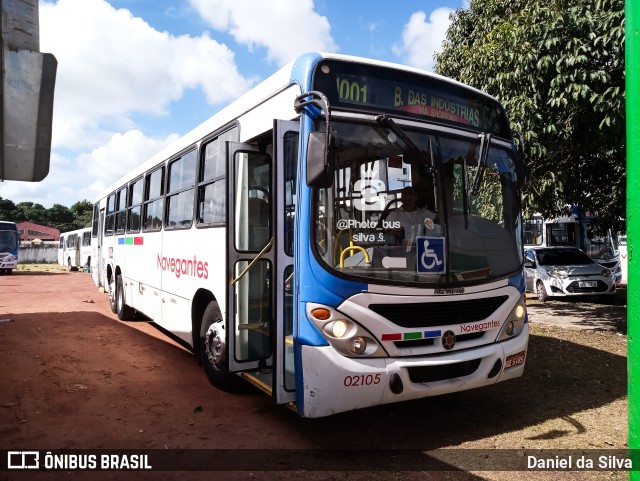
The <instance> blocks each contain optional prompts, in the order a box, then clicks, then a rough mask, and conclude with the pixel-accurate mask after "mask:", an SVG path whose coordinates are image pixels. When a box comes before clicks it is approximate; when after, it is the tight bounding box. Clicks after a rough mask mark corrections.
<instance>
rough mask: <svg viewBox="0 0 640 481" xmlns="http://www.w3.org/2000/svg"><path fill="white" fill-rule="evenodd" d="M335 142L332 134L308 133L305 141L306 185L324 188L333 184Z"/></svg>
mask: <svg viewBox="0 0 640 481" xmlns="http://www.w3.org/2000/svg"><path fill="white" fill-rule="evenodd" d="M334 166H335V142H334V140H333V135H331V134H329V136H328V138H327V133H326V132H322V131H318V132H311V133H310V134H309V142H308V143H307V185H308V186H309V187H317V188H320V189H326V188H329V187H331V186H332V185H333V172H334Z"/></svg>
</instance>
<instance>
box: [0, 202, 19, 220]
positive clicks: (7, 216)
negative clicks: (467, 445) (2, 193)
mask: <svg viewBox="0 0 640 481" xmlns="http://www.w3.org/2000/svg"><path fill="white" fill-rule="evenodd" d="M15 216H16V205H15V204H14V203H13V201H12V200H9V199H3V198H2V197H0V220H5V221H9V222H15V221H14V220H13V219H14V218H15Z"/></svg>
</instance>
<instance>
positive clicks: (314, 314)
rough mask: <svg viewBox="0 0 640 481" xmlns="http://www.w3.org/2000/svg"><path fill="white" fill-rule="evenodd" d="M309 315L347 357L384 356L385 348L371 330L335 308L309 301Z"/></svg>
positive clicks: (326, 336)
mask: <svg viewBox="0 0 640 481" xmlns="http://www.w3.org/2000/svg"><path fill="white" fill-rule="evenodd" d="M307 317H308V318H309V320H310V321H311V322H312V323H313V325H314V326H316V327H317V328H318V330H319V331H320V333H321V334H322V336H323V337H324V338H325V339H326V340H327V342H329V344H330V345H331V346H332V347H333V348H334V349H335V350H336V351H338V352H339V353H340V354H342V355H343V356H347V357H384V356H387V353H386V352H385V350H384V348H383V347H382V346H381V345H380V344H379V343H378V342H377V341H376V340H375V338H374V337H373V336H372V335H371V333H370V332H369V331H367V330H366V329H365V328H364V327H362V326H361V325H360V324H358V323H357V322H355V321H354V320H353V319H349V318H348V317H347V316H345V315H344V314H342V313H340V312H338V311H336V310H335V309H333V308H331V307H327V306H323V305H320V304H312V303H307Z"/></svg>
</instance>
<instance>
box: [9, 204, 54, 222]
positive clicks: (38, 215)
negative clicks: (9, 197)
mask: <svg viewBox="0 0 640 481" xmlns="http://www.w3.org/2000/svg"><path fill="white" fill-rule="evenodd" d="M47 220H48V218H47V209H46V208H45V207H44V206H43V205H42V204H38V203H34V202H19V203H18V204H16V217H15V219H13V222H33V223H34V224H40V225H47Z"/></svg>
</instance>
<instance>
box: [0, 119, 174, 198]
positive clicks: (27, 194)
mask: <svg viewBox="0 0 640 481" xmlns="http://www.w3.org/2000/svg"><path fill="white" fill-rule="evenodd" d="M177 138H178V135H177V134H172V135H169V136H168V137H166V138H160V139H154V138H150V137H146V136H145V135H144V134H143V133H142V132H141V131H139V130H130V131H127V132H125V133H123V134H120V133H117V134H114V135H113V136H112V137H111V138H110V139H109V140H108V141H107V142H106V143H105V144H104V145H102V146H100V147H97V148H95V149H93V150H91V151H90V152H86V153H81V154H78V155H75V156H65V155H62V154H59V153H55V152H54V153H52V155H51V168H50V171H49V175H48V176H47V177H46V178H45V179H44V180H43V181H42V182H4V183H0V197H3V198H5V199H10V200H12V201H13V202H15V203H18V202H23V201H30V202H37V203H40V204H42V205H44V206H45V207H47V208H48V207H51V206H52V205H53V204H62V205H66V206H68V207H69V206H71V205H72V204H74V203H76V202H78V201H80V200H84V199H86V200H88V201H90V202H93V201H94V199H95V198H96V196H97V195H98V194H100V193H101V192H102V191H104V190H105V189H106V188H107V187H109V186H110V185H111V184H113V183H114V182H115V181H117V180H118V179H120V178H121V177H122V176H124V175H125V174H127V173H128V172H129V171H131V170H132V169H133V168H134V167H136V166H138V165H140V164H141V163H142V162H143V161H145V160H147V159H148V158H150V157H151V156H152V155H153V154H155V153H156V152H159V151H160V150H162V149H163V148H164V147H166V146H167V145H169V144H170V143H172V142H174V141H175V140H177Z"/></svg>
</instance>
